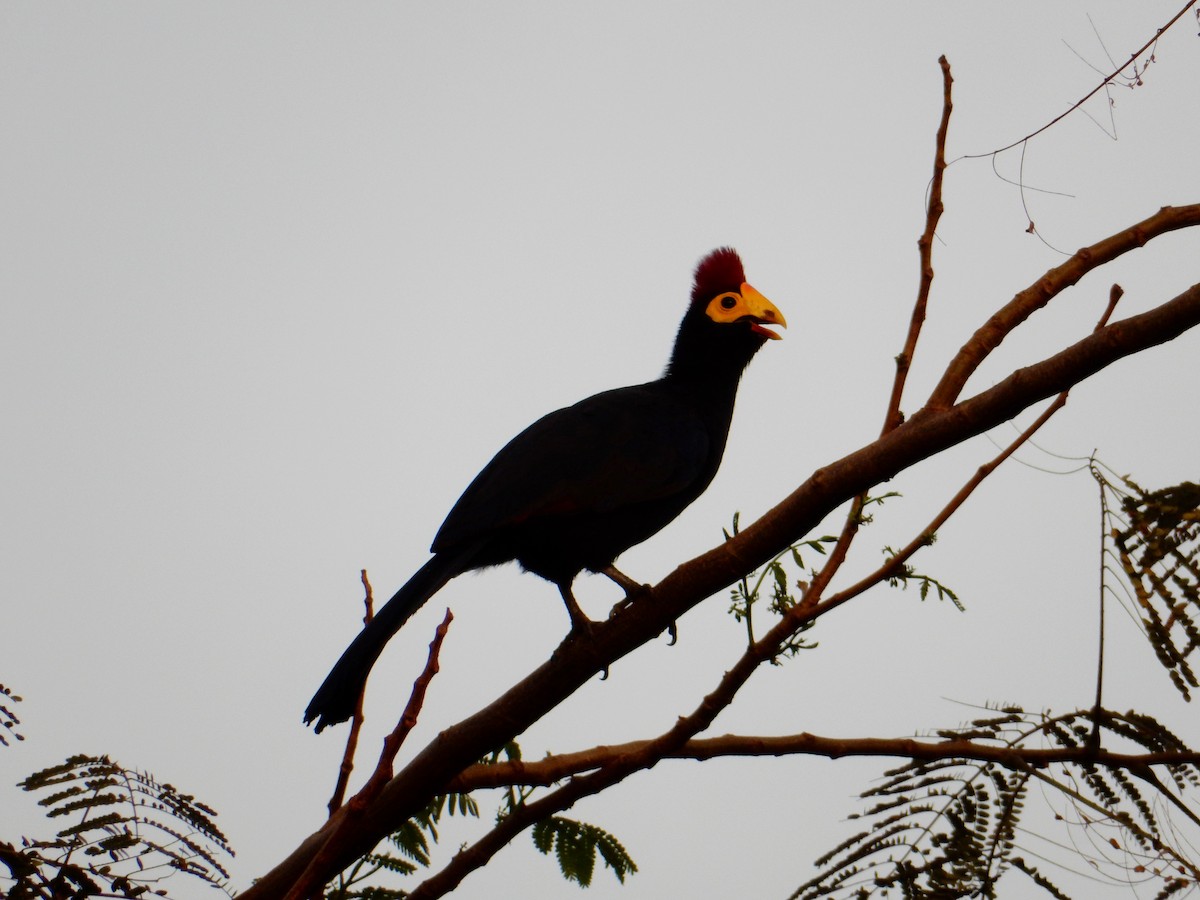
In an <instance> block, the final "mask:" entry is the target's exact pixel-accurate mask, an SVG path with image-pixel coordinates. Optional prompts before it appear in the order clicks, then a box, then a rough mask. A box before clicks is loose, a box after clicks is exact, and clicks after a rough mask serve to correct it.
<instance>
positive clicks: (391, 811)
mask: <svg viewBox="0 0 1200 900" xmlns="http://www.w3.org/2000/svg"><path fill="white" fill-rule="evenodd" d="M1198 223H1200V205H1197V206H1190V207H1181V208H1178V209H1165V210H1163V211H1162V212H1160V213H1158V214H1156V215H1155V216H1152V217H1151V218H1150V219H1147V220H1146V221H1145V222H1142V223H1139V224H1138V225H1136V226H1134V227H1133V228H1130V229H1126V230H1125V231H1123V232H1121V233H1119V234H1117V235H1114V236H1113V237H1111V238H1108V239H1106V241H1103V242H1101V243H1100V244H1097V245H1094V246H1093V248H1090V250H1091V251H1092V252H1091V253H1089V254H1084V253H1083V251H1081V254H1077V255H1076V257H1075V258H1073V259H1072V260H1071V261H1068V263H1067V264H1064V266H1071V265H1074V266H1075V267H1076V269H1075V270H1071V271H1069V272H1066V273H1064V274H1060V275H1058V276H1057V279H1055V278H1054V277H1052V276H1054V273H1055V272H1056V271H1059V270H1052V271H1051V273H1048V275H1047V278H1051V282H1052V283H1051V284H1050V285H1048V287H1047V288H1046V289H1040V285H1041V282H1039V285H1035V286H1034V288H1032V289H1030V291H1037V290H1040V291H1041V296H1043V297H1046V298H1047V299H1048V296H1052V295H1053V293H1056V292H1057V291H1056V290H1055V288H1056V287H1057V289H1058V290H1061V289H1062V288H1063V287H1065V286H1067V285H1068V284H1073V283H1075V281H1077V280H1078V279H1079V277H1082V274H1084V273H1085V272H1086V271H1089V270H1090V269H1092V268H1095V267H1096V266H1097V265H1099V264H1100V263H1099V262H1098V261H1097V259H1100V258H1103V259H1105V260H1107V259H1112V258H1115V257H1116V256H1119V255H1120V254H1121V253H1124V252H1127V251H1128V250H1131V249H1133V248H1135V247H1139V246H1142V245H1143V244H1144V243H1145V242H1146V241H1147V240H1148V239H1149V238H1151V237H1154V236H1156V235H1157V234H1162V233H1165V232H1167V231H1170V230H1174V229H1176V228H1183V227H1187V226H1189V225H1193V224H1198ZM1063 268H1064V267H1059V269H1060V270H1061V269H1063ZM1045 280H1046V279H1043V282H1044V281H1045ZM1048 292H1049V293H1048ZM1023 293H1028V292H1023ZM1021 296H1022V295H1018V299H1019V298H1020V297H1021ZM1030 302H1032V301H1030ZM1044 302H1045V300H1042V301H1041V302H1040V303H1037V304H1036V305H1034V307H1033V308H1037V306H1040V305H1043V304H1044ZM1014 304H1017V305H1018V306H1019V305H1020V304H1018V300H1014V301H1013V303H1011V304H1010V305H1009V306H1010V307H1011V306H1013V305H1014ZM1006 309H1007V307H1006ZM1030 311H1032V309H1030ZM1027 315H1028V312H1026V313H1025V314H1024V315H1023V316H1020V317H1019V319H1018V321H1019V320H1020V319H1023V318H1025V317H1027ZM1006 321H1007V320H1006ZM1197 324H1200V284H1198V285H1195V286H1193V287H1192V288H1189V289H1188V290H1187V291H1185V292H1183V293H1182V294H1180V295H1179V296H1178V297H1176V298H1174V299H1173V300H1170V301H1168V302H1166V303H1164V304H1162V305H1161V306H1159V307H1157V308H1156V309H1153V310H1150V311H1149V312H1146V313H1142V314H1141V315H1138V316H1133V317H1130V318H1128V319H1125V320H1122V321H1120V322H1116V323H1114V324H1111V325H1108V326H1106V327H1105V328H1102V329H1100V330H1099V331H1098V332H1096V333H1095V334H1092V335H1091V336H1089V337H1087V338H1084V339H1083V340H1081V341H1079V342H1078V343H1076V344H1074V345H1073V346H1071V347H1069V348H1067V349H1065V350H1063V351H1061V352H1060V353H1058V354H1055V355H1054V356H1051V357H1049V358H1047V359H1045V360H1042V361H1041V362H1039V363H1036V364H1034V365H1031V366H1028V367H1026V368H1023V369H1019V370H1017V371H1015V372H1014V373H1013V374H1012V375H1010V376H1009V377H1008V378H1006V379H1004V380H1003V381H1001V382H1000V383H999V384H997V385H995V386H994V387H992V388H991V389H989V390H986V391H983V392H981V393H979V394H977V395H976V396H974V397H972V398H970V399H968V400H965V401H962V402H959V403H957V404H956V405H953V406H948V405H947V406H939V405H936V404H931V405H930V406H929V407H927V408H925V409H923V410H921V411H920V412H918V413H917V414H916V415H914V416H913V417H912V418H910V419H909V420H908V421H906V422H904V423H903V424H901V425H899V426H898V427H896V428H895V429H893V430H892V431H890V432H889V433H888V434H886V435H884V436H883V437H881V438H879V439H878V440H876V441H875V442H873V443H872V444H869V445H867V446H865V447H862V448H860V449H859V450H857V451H855V452H853V453H851V454H849V455H847V456H845V457H843V458H842V459H841V460H838V461H837V462H834V463H832V464H830V465H828V466H825V467H823V468H821V469H818V470H817V471H816V472H814V473H813V475H812V476H811V477H810V478H809V479H808V480H807V481H806V482H804V484H802V485H800V487H798V488H797V489H796V490H795V491H793V492H792V494H791V495H789V496H788V497H787V498H785V499H784V500H783V501H782V502H781V503H780V504H778V505H777V506H776V507H775V508H774V509H772V510H771V511H770V512H769V513H767V514H766V515H765V516H763V517H762V518H761V519H760V520H759V521H757V522H755V523H754V524H752V525H750V526H749V527H747V528H745V529H744V530H743V531H741V532H740V533H739V534H738V535H736V536H735V537H733V538H732V539H731V540H729V541H727V542H725V543H723V544H721V545H720V546H718V547H715V548H713V549H712V550H710V551H708V552H707V553H705V554H703V555H701V556H699V557H697V558H696V559H693V560H691V561H690V562H687V563H684V564H683V565H681V566H679V567H678V568H677V569H675V570H674V571H673V572H672V573H670V574H669V575H668V576H667V577H666V578H665V579H664V580H663V581H662V582H661V583H660V584H658V585H657V586H656V587H654V588H653V589H652V590H651V591H650V596H649V597H646V598H644V599H641V601H640V602H636V603H633V604H631V605H630V606H628V607H626V608H624V609H622V610H620V611H619V612H618V613H617V614H616V615H614V616H613V617H612V618H610V619H609V620H608V621H605V622H601V623H597V624H596V626H595V628H594V629H593V633H592V636H591V639H590V640H588V641H574V642H565V643H564V644H563V645H562V646H561V647H560V648H559V649H558V651H557V652H556V653H555V654H554V655H553V656H552V658H551V659H549V660H547V661H546V662H544V663H542V664H541V665H540V666H538V667H537V668H536V669H535V670H534V671H533V672H532V673H530V675H528V676H527V677H526V678H524V679H523V680H522V681H520V682H519V683H517V684H516V685H514V686H513V687H512V688H510V689H509V690H507V691H506V692H505V693H504V694H503V695H502V696H500V697H499V698H498V699H497V700H496V701H494V702H493V703H492V704H491V705H489V706H488V707H485V708H484V709H482V710H480V711H478V712H476V713H475V714H473V715H471V716H470V717H468V718H466V719H464V720H463V721H461V722H459V723H458V724H457V725H454V726H452V727H450V728H448V729H446V730H445V731H443V732H441V734H439V735H438V737H437V738H436V739H434V741H433V742H432V743H430V744H429V745H428V746H427V747H426V748H425V749H424V750H422V751H421V752H420V753H418V755H417V756H416V757H415V758H414V759H413V760H412V761H410V762H409V764H408V765H407V766H405V767H404V769H402V770H401V771H400V772H399V773H397V775H396V776H395V777H394V778H393V779H392V780H391V781H390V782H389V783H388V784H387V785H386V787H384V789H383V791H382V792H381V794H380V795H379V797H378V798H377V799H375V800H372V801H371V802H369V803H368V804H367V805H366V808H365V809H363V811H362V814H361V816H356V817H355V819H354V821H353V823H352V824H351V825H349V826H348V827H347V828H346V831H345V836H346V839H345V841H344V842H339V844H340V846H339V849H338V853H337V855H336V856H335V857H333V858H330V859H328V860H327V861H325V862H324V863H323V864H322V872H321V873H320V874H319V877H320V878H321V879H325V880H328V879H329V878H332V877H333V875H335V874H336V873H337V872H338V871H340V870H341V869H342V868H344V867H345V866H346V865H348V864H349V863H350V862H352V861H353V860H354V859H356V858H357V857H359V856H361V855H363V854H364V853H366V852H368V851H369V850H370V849H371V848H372V847H373V846H374V845H375V843H376V842H377V841H378V840H379V839H380V838H381V837H382V836H384V835H386V834H388V833H390V832H391V831H393V830H395V828H396V827H398V826H399V825H400V824H401V823H402V822H403V821H405V820H406V819H407V818H409V817H410V816H412V815H413V814H415V813H416V812H417V811H419V810H420V809H421V807H422V806H423V805H424V804H425V803H427V802H428V800H429V798H430V797H431V796H434V795H436V794H438V793H444V792H445V791H446V786H447V785H448V784H449V783H450V782H451V780H452V779H453V778H454V777H456V776H457V775H458V773H460V772H461V771H463V770H464V769H466V768H467V767H468V766H470V765H472V764H473V763H474V762H475V761H476V760H478V759H479V758H480V757H482V756H484V755H485V754H486V753H488V752H490V751H491V750H493V749H494V748H496V747H498V746H501V745H502V744H503V743H504V742H505V741H507V740H509V739H511V738H512V737H513V736H514V735H517V734H520V733H521V732H522V731H524V730H525V729H526V728H528V727H529V726H530V725H531V724H532V723H534V722H536V721H538V720H539V719H540V718H541V717H542V716H544V715H545V714H546V713H548V712H549V711H550V710H552V709H554V708H555V707H556V706H558V705H559V704H560V703H562V702H563V701H564V700H565V699H566V698H567V697H569V696H570V695H571V694H572V693H574V692H575V691H576V690H577V689H578V688H579V687H580V686H581V685H583V684H584V683H585V682H586V681H588V680H589V679H591V678H592V677H593V676H595V675H596V674H598V673H600V672H602V671H603V670H604V669H605V668H607V667H609V666H611V665H612V664H614V663H615V662H616V661H617V660H619V659H620V658H621V657H623V656H625V655H626V654H628V653H630V652H631V651H633V650H634V649H636V648H637V647H639V646H641V645H643V644H645V643H647V642H648V641H650V640H653V639H654V638H655V637H656V636H657V635H659V634H661V633H662V632H664V631H665V630H667V628H668V627H669V626H670V625H671V623H672V622H674V621H675V620H676V619H678V618H679V617H680V616H681V615H683V614H684V613H686V612H687V611H688V610H689V609H691V608H692V607H694V606H696V605H697V604H699V603H700V602H702V601H703V600H704V599H706V598H707V597H710V596H712V595H713V594H715V593H717V592H718V591H721V590H723V589H724V588H726V587H728V586H729V585H730V584H732V583H733V582H734V581H736V580H737V579H738V578H739V577H741V576H742V575H744V574H745V573H746V572H749V571H752V570H753V569H755V568H758V567H760V566H762V565H763V564H765V563H766V562H768V561H770V560H771V559H773V558H774V556H775V555H776V554H777V553H779V552H780V551H781V550H782V549H784V548H786V547H787V546H789V545H790V544H793V543H795V542H796V541H798V540H799V539H800V538H802V537H803V536H804V534H806V533H807V532H808V531H809V530H810V529H811V528H813V527H815V526H816V525H817V524H818V523H819V522H820V521H821V519H822V518H824V517H825V516H826V515H828V513H829V512H830V511H832V510H833V509H835V508H837V507H838V506H839V505H841V504H842V503H845V502H846V501H848V500H850V499H851V498H853V497H855V496H857V495H858V494H860V493H862V492H863V491H865V490H868V489H869V488H870V487H872V486H873V485H876V484H879V483H880V482H882V481H884V480H886V479H888V478H891V477H893V476H895V475H896V474H898V473H900V472H901V471H903V470H905V469H906V468H908V467H910V466H912V465H914V464H915V463H917V462H920V461H921V460H924V459H926V458H928V457H930V456H933V455H935V454H937V453H939V452H941V451H943V450H945V449H947V448H949V447H951V446H954V445H956V444H958V443H961V442H963V441H965V440H967V439H968V438H971V437H974V436H975V435H978V434H981V433H983V432H984V431H986V430H988V429H990V428H993V427H995V426H996V425H999V424H1001V423H1003V422H1005V421H1007V420H1008V419H1010V418H1012V417H1013V416H1015V415H1017V414H1018V413H1020V412H1021V411H1023V410H1024V409H1026V408H1028V407H1029V406H1030V405H1032V404H1034V403H1037V402H1039V401H1041V400H1044V399H1047V398H1049V397H1051V396H1053V395H1054V394H1057V393H1060V392H1062V391H1064V390H1066V389H1068V388H1070V387H1071V386H1073V385H1075V384H1078V383H1079V382H1081V381H1083V380H1085V379H1086V378H1088V377H1090V376H1091V375H1093V374H1095V373H1096V372H1098V371H1100V370H1101V369H1103V368H1104V367H1106V366H1108V365H1110V364H1112V363H1113V362H1115V361H1117V360H1118V359H1121V358H1123V357H1125V356H1129V355H1132V354H1135V353H1138V352H1140V351H1142V350H1145V349H1147V348H1149V347H1153V346H1156V345H1158V344H1161V343H1164V342H1166V341H1169V340H1172V339H1173V338H1175V337H1177V336H1179V335H1180V334H1182V333H1184V332H1185V331H1187V330H1188V329H1190V328H1193V327H1195V326H1196V325H1197ZM1011 327H1015V325H1014V326H1010V327H1007V330H1006V329H1005V326H1004V323H1003V322H1002V323H1001V324H1000V327H999V333H1000V336H1001V337H1003V335H1004V334H1006V333H1008V331H1011ZM981 331H983V329H981ZM987 334H988V335H989V336H990V335H991V334H992V332H991V331H989V332H987ZM973 342H974V339H973ZM995 343H999V340H996V341H995ZM994 345H995V344H992V346H994ZM974 346H975V344H974V343H969V344H968V347H965V348H964V350H963V351H962V352H960V354H959V357H957V358H956V362H955V364H952V367H951V368H952V370H953V372H950V371H948V373H947V378H946V379H943V381H944V382H945V381H947V379H949V382H950V383H951V385H952V388H951V390H950V391H949V393H950V395H951V397H952V399H953V398H956V397H957V396H958V393H959V392H960V390H961V384H958V385H957V386H954V384H955V382H956V381H958V379H959V377H960V375H961V374H962V372H964V371H966V372H967V374H969V371H967V370H970V371H973V369H974V366H975V365H977V364H978V363H977V361H976V362H974V363H973V364H972V361H973V360H977V359H981V358H982V356H983V355H986V352H985V353H983V354H974V353H973V352H968V348H972V347H974ZM989 349H990V348H989ZM964 354H965V357H964ZM964 358H965V362H964ZM952 375H953V377H951V376H952ZM961 380H962V381H965V376H964V377H962V378H961ZM937 393H938V392H935V395H937ZM697 712H700V710H697ZM702 718H703V716H698V717H697V719H696V720H695V721H697V722H699V721H700V720H701V719H702ZM679 736H680V735H678V734H677V733H668V735H664V736H663V738H661V739H660V740H663V739H668V740H675V739H677V738H678V737H679ZM691 736H692V735H688V734H683V735H682V738H683V740H682V741H680V745H682V743H683V741H686V739H687V738H688V737H691ZM670 749H671V750H674V749H675V748H674V747H672V748H670ZM630 763H632V764H636V760H630ZM625 765H627V764H626V763H623V764H622V766H621V768H624V767H625ZM604 771H609V770H607V769H606V770H604ZM616 774H619V772H618V773H616ZM606 777H611V775H610V776H606ZM621 777H623V776H621ZM583 780H584V779H579V781H583ZM574 783H575V782H573V784H574ZM585 788H586V785H581V786H580V789H585ZM560 790H561V789H560ZM551 796H553V795H551ZM546 799H549V798H546ZM559 799H560V800H561V799H564V798H563V797H560V798H559ZM567 799H569V798H567ZM539 802H541V801H539ZM347 808H348V807H347ZM347 808H343V809H341V810H339V811H338V812H337V813H336V814H335V815H334V816H332V817H331V818H330V820H329V821H328V822H327V823H326V824H325V826H324V827H323V828H322V829H321V830H320V831H318V832H317V833H315V834H314V835H312V836H310V837H309V838H308V839H307V840H305V841H304V842H303V843H302V844H301V846H300V847H298V848H297V849H296V850H295V851H294V852H293V853H292V854H291V855H290V856H289V857H288V858H287V859H285V860H284V861H283V862H282V863H280V865H278V866H277V867H276V868H275V869H274V870H273V871H271V872H270V873H268V874H267V875H266V876H264V877H263V878H262V879H261V880H260V881H259V882H258V883H257V884H255V885H254V886H252V887H251V888H250V889H248V890H247V891H246V892H245V893H244V894H243V897H244V898H245V900H261V898H265V897H280V896H283V895H284V894H285V893H286V892H287V890H288V888H289V887H290V886H291V884H292V883H293V882H294V881H295V880H296V879H297V878H298V877H299V875H300V873H301V872H302V871H303V870H304V869H305V868H306V867H307V866H308V863H309V861H310V860H311V859H312V857H313V854H314V852H315V851H316V849H317V848H318V847H320V846H321V845H322V844H323V843H324V842H325V838H326V837H327V836H328V834H329V833H330V832H331V829H336V828H339V827H341V823H342V822H344V821H346V817H347V812H346V811H347Z"/></svg>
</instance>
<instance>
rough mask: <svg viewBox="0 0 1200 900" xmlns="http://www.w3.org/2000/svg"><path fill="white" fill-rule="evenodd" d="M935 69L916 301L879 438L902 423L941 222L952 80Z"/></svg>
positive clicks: (941, 61) (946, 67) (945, 66)
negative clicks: (938, 84) (937, 97)
mask: <svg viewBox="0 0 1200 900" xmlns="http://www.w3.org/2000/svg"><path fill="white" fill-rule="evenodd" d="M938 65H940V66H941V67H942V120H941V122H940V123H939V125H938V130H937V137H936V139H935V141H934V151H933V178H932V180H931V181H930V182H929V205H928V207H927V208H926V210H925V230H924V231H923V232H922V233H921V237H920V238H919V239H918V240H917V250H918V253H919V256H920V261H921V280H920V284H919V286H918V288H917V300H916V303H914V304H913V311H912V318H911V319H910V321H909V324H908V337H906V338H905V340H904V349H903V350H901V351H900V355H899V356H897V357H896V377H895V380H894V381H893V382H892V395H891V397H890V398H889V399H888V406H887V413H886V414H885V415H884V417H883V432H882V433H883V434H887V433H888V432H889V431H891V430H892V429H893V428H895V427H896V426H897V425H899V424H900V423H901V422H902V421H904V413H903V412H901V411H900V401H901V399H902V398H903V396H904V385H905V382H906V381H907V380H908V370H909V368H910V367H911V366H912V360H913V354H914V353H915V352H916V350H917V338H918V337H920V335H921V326H922V325H924V324H925V309H926V307H927V306H928V305H929V291H930V288H932V287H933V238H934V236H935V235H936V234H937V226H938V222H939V221H940V220H941V218H942V211H943V209H944V206H943V204H942V178H943V176H944V175H945V172H946V134H947V132H948V131H949V130H950V112H951V111H952V110H953V109H954V104H953V102H952V101H951V97H950V88H951V86H952V85H953V84H954V76H952V75H951V74H950V63H949V61H948V60H947V59H946V57H945V56H939V57H938Z"/></svg>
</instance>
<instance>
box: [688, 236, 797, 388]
mask: <svg viewBox="0 0 1200 900" xmlns="http://www.w3.org/2000/svg"><path fill="white" fill-rule="evenodd" d="M774 327H779V328H787V320H786V319H785V318H784V317H783V313H781V312H780V311H779V309H778V308H777V307H776V306H775V304H773V303H772V302H771V301H770V300H768V299H767V298H766V297H764V296H763V295H762V294H760V293H759V292H758V291H756V290H755V289H754V288H753V287H751V286H750V285H749V284H747V283H746V273H745V271H744V270H743V268H742V260H741V258H740V257H738V255H737V252H736V251H735V250H733V249H732V248H730V247H721V248H719V249H717V250H714V251H713V252H712V253H710V254H708V256H706V257H704V259H702V260H700V264H699V265H698V266H696V275H695V280H694V282H693V284H692V302H691V304H690V305H689V307H688V311H687V314H686V315H684V317H683V322H681V323H680V326H679V336H678V337H677V338H676V339H675V351H674V353H673V354H672V356H671V362H670V364H669V365H668V367H667V371H668V373H671V374H675V375H681V376H682V375H684V374H685V373H691V375H690V376H689V377H694V376H696V375H700V374H702V373H703V374H705V375H706V376H707V375H713V376H716V377H718V378H719V377H723V376H722V375H721V374H720V373H722V372H728V373H730V374H731V375H733V376H734V377H735V378H736V376H737V374H738V373H740V372H741V370H742V369H743V368H745V366H746V364H747V363H748V362H750V359H751V357H753V356H754V354H755V353H757V352H758V350H759V349H760V348H761V347H762V346H763V344H765V343H766V342H767V341H769V340H779V338H780V337H781V335H779V334H778V333H776V332H775V331H773V330H772V328H774Z"/></svg>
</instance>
